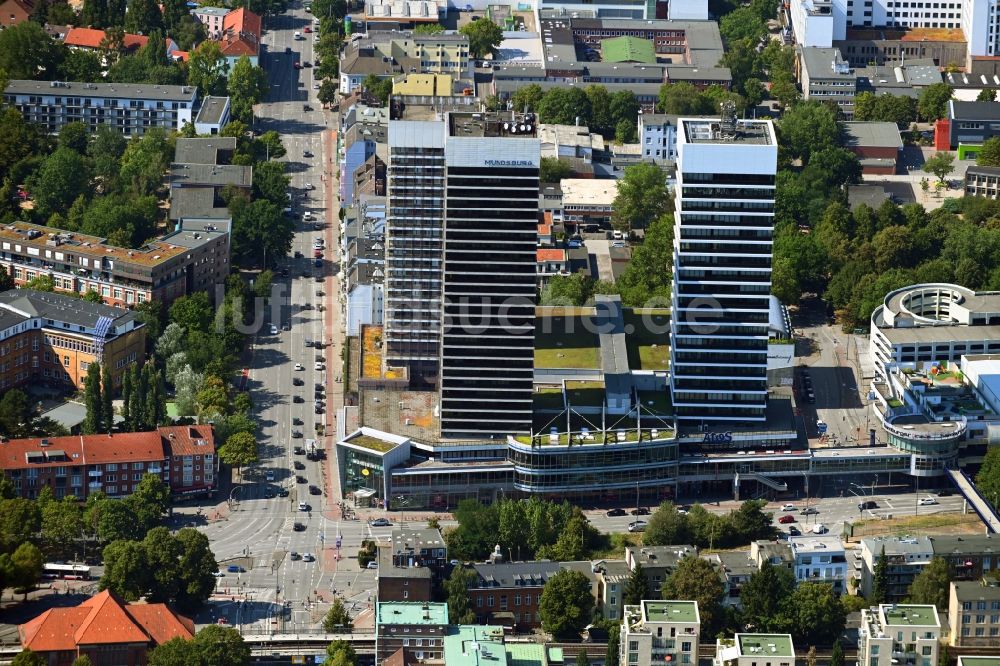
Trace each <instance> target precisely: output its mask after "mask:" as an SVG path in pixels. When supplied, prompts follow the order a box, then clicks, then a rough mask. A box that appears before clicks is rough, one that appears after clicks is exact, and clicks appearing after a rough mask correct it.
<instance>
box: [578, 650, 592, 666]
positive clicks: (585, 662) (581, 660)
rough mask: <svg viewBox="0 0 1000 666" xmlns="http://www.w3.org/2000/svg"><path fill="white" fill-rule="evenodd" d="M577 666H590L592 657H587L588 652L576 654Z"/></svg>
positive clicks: (583, 651) (582, 651)
mask: <svg viewBox="0 0 1000 666" xmlns="http://www.w3.org/2000/svg"><path fill="white" fill-rule="evenodd" d="M576 666H590V657H588V656H587V651H586V650H580V651H579V652H577V653H576Z"/></svg>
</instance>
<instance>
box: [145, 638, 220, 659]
mask: <svg viewBox="0 0 1000 666" xmlns="http://www.w3.org/2000/svg"><path fill="white" fill-rule="evenodd" d="M149 666H207V664H205V662H204V661H202V660H201V655H199V654H198V648H197V646H196V645H195V644H194V641H187V640H184V639H183V638H181V637H179V636H178V637H177V638H171V639H170V640H169V641H167V642H166V643H160V644H159V645H157V646H156V647H155V648H153V651H152V652H150V653H149Z"/></svg>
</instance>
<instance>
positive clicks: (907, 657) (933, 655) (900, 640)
mask: <svg viewBox="0 0 1000 666" xmlns="http://www.w3.org/2000/svg"><path fill="white" fill-rule="evenodd" d="M940 639H941V621H940V620H939V619H938V613H937V609H936V608H934V606H925V605H917V604H881V605H879V606H877V607H872V608H867V609H864V610H862V611H861V628H860V630H859V632H858V663H859V664H869V666H893V665H894V664H907V665H908V666H935V664H937V663H938V661H937V660H938V647H939V641H940Z"/></svg>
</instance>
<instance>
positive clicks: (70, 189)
mask: <svg viewBox="0 0 1000 666" xmlns="http://www.w3.org/2000/svg"><path fill="white" fill-rule="evenodd" d="M11 29H13V28H11ZM6 32H7V31H6V30H5V31H3V32H0V37H2V36H3V34H4V33H6ZM28 189H29V191H30V192H31V195H32V197H33V199H34V202H35V211H36V213H37V214H38V215H39V217H41V218H42V219H48V217H49V215H51V214H52V213H55V212H59V211H64V210H66V209H68V208H69V207H70V204H72V203H73V201H74V200H75V199H76V198H77V197H78V196H80V195H84V194H87V193H88V192H89V191H90V169H89V167H88V165H87V162H86V161H85V160H84V159H83V157H82V156H81V155H80V153H78V152H76V151H75V150H73V149H71V148H67V147H61V148H57V149H56V151H55V152H54V153H52V154H51V155H49V156H48V157H47V158H46V159H45V161H44V162H43V163H42V166H41V168H40V169H39V170H38V173H37V174H36V175H35V176H34V177H32V178H31V179H29V181H28Z"/></svg>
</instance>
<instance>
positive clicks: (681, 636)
mask: <svg viewBox="0 0 1000 666" xmlns="http://www.w3.org/2000/svg"><path fill="white" fill-rule="evenodd" d="M700 632H701V616H700V615H699V614H698V602H696V601H651V600H644V601H643V602H642V603H641V604H640V605H638V606H626V607H625V615H624V619H623V620H622V626H621V633H620V640H619V644H618V650H619V659H618V661H619V663H621V664H630V665H631V666H653V664H662V663H664V662H669V663H672V664H692V665H694V666H697V664H698V635H699V634H700Z"/></svg>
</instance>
